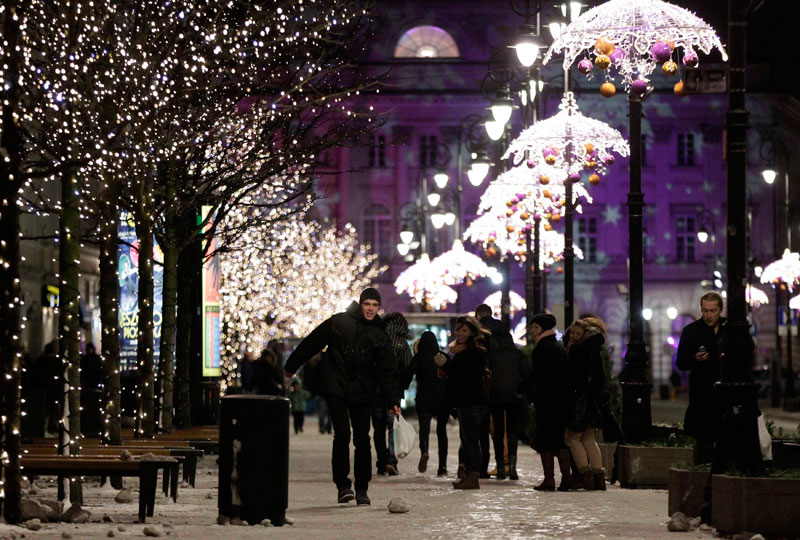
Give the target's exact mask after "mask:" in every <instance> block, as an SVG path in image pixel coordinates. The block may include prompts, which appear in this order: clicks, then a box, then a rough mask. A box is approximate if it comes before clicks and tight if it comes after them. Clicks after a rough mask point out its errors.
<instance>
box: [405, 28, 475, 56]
mask: <svg viewBox="0 0 800 540" xmlns="http://www.w3.org/2000/svg"><path fill="white" fill-rule="evenodd" d="M394 56H395V58H458V56H460V55H459V53H458V45H456V41H455V40H454V39H453V36H451V35H450V34H448V33H447V32H446V31H445V30H442V29H441V28H439V27H438V26H416V27H414V28H412V29H411V30H409V31H407V32H406V33H405V34H403V35H402V36H401V37H400V40H399V41H398V42H397V45H396V46H395V48H394Z"/></svg>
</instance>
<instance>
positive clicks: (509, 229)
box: [506, 225, 514, 233]
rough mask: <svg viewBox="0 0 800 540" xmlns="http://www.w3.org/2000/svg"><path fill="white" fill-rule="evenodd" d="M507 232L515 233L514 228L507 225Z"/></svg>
mask: <svg viewBox="0 0 800 540" xmlns="http://www.w3.org/2000/svg"><path fill="white" fill-rule="evenodd" d="M506 231H508V232H510V233H512V232H514V226H513V225H506Z"/></svg>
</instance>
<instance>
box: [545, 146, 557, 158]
mask: <svg viewBox="0 0 800 540" xmlns="http://www.w3.org/2000/svg"><path fill="white" fill-rule="evenodd" d="M542 155H543V156H544V157H548V156H554V157H555V156H557V155H558V151H557V150H556V149H555V148H553V147H552V146H548V147H547V148H545V149H544V150H542Z"/></svg>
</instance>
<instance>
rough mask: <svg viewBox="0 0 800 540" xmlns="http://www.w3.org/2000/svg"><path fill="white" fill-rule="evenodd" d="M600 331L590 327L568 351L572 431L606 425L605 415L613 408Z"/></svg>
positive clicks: (602, 338)
mask: <svg viewBox="0 0 800 540" xmlns="http://www.w3.org/2000/svg"><path fill="white" fill-rule="evenodd" d="M604 343H605V338H604V337H603V334H601V333H599V332H591V331H587V332H586V333H585V334H584V335H583V337H582V338H581V339H580V340H579V341H578V342H577V343H575V344H571V345H570V347H569V350H568V351H567V384H568V385H569V389H570V416H569V418H568V426H567V427H569V429H570V430H571V431H584V430H586V429H588V428H590V427H595V428H600V427H603V418H604V415H605V414H607V413H608V411H609V410H610V406H609V401H610V398H611V395H610V393H609V389H608V380H607V379H606V374H605V371H604V370H603V355H602V351H603V344H604Z"/></svg>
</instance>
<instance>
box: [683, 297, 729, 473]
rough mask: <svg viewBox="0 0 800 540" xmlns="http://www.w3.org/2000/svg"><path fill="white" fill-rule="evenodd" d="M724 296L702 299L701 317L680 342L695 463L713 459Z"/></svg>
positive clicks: (686, 426) (686, 329) (685, 424)
mask: <svg viewBox="0 0 800 540" xmlns="http://www.w3.org/2000/svg"><path fill="white" fill-rule="evenodd" d="M722 309H723V301H722V296H720V295H719V294H718V293H716V292H714V291H710V292H707V293H705V294H704V295H703V296H702V297H700V311H701V314H702V316H701V317H700V318H699V319H697V320H696V321H694V322H693V323H689V324H688V325H686V326H685V327H684V328H683V330H682V331H681V338H680V342H679V343H678V357H677V360H676V365H677V366H678V369H681V370H683V371H688V372H689V407H688V408H687V409H686V416H685V418H684V422H683V431H684V432H685V433H686V434H687V435H690V436H692V437H694V439H695V447H694V451H695V455H694V460H695V463H711V462H712V461H713V460H714V441H715V440H716V436H717V431H718V429H719V424H720V411H719V410H718V409H717V407H716V404H715V400H714V383H715V382H717V381H718V380H719V379H720V362H721V357H722V352H723V349H722V342H723V334H724V332H725V322H726V319H725V318H724V317H722V316H721V315H722Z"/></svg>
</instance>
